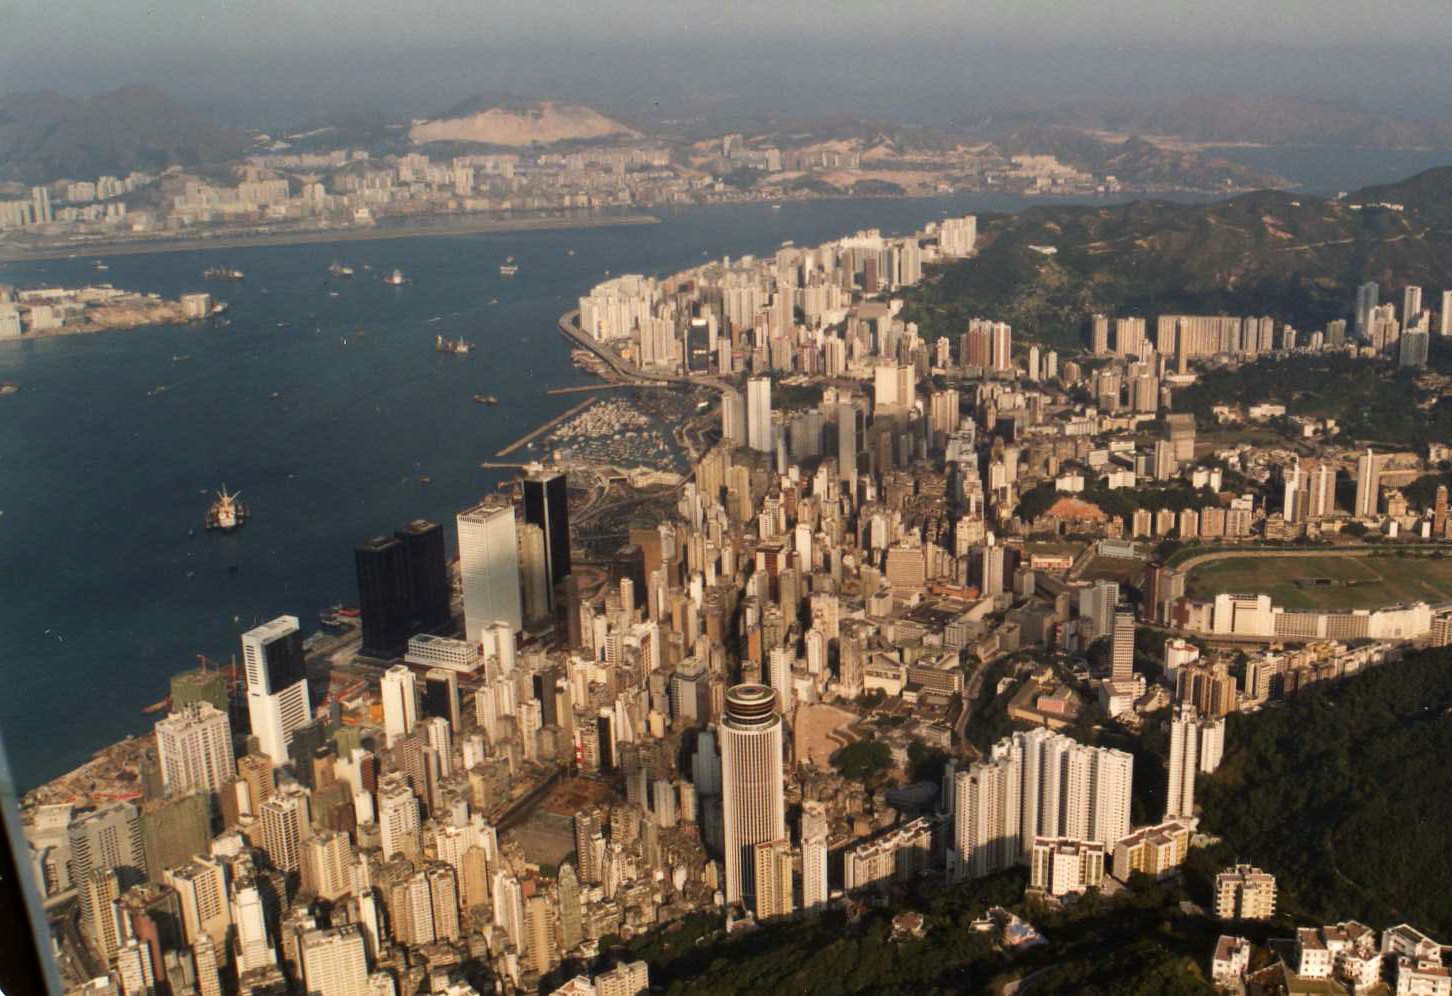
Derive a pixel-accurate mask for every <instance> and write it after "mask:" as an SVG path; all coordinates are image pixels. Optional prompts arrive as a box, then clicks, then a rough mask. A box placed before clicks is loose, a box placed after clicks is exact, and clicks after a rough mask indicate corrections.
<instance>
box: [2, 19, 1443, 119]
mask: <svg viewBox="0 0 1452 996" xmlns="http://www.w3.org/2000/svg"><path fill="white" fill-rule="evenodd" d="M1449 49H1452V17H1449V16H1448V7H1447V0H1435V2H1434V0H1411V2H1402V3H1395V4H1371V3H1368V2H1365V0H1206V2H1190V0H1099V2H1094V3H1083V4H1070V3H1066V2H1065V0H985V2H962V3H947V2H931V0H887V2H872V3H867V2H862V0H839V2H837V3H797V4H793V3H790V2H783V0H742V2H735V3H714V4H713V3H699V2H694V0H618V2H615V3H599V2H595V3H587V2H582V0H564V2H550V0H546V2H543V3H541V2H523V3H520V2H508V3H505V2H464V0H418V2H410V0H285V2H284V0H251V2H231V3H222V2H218V0H147V2H131V0H0V91H12V90H17V89H36V88H40V87H51V88H54V89H59V90H62V91H65V92H70V93H85V92H92V91H95V90H99V89H104V88H106V87H110V86H116V85H120V84H123V83H130V82H141V83H148V84H152V85H156V86H159V87H161V88H163V89H165V90H168V91H169V92H171V93H172V94H173V95H175V96H178V97H180V98H182V99H183V100H187V101H189V102H191V103H193V104H195V105H198V106H202V107H205V108H207V109H209V110H212V111H214V112H217V113H223V114H225V115H228V116H231V117H233V118H234V119H262V118H266V117H267V116H269V115H271V116H277V115H283V116H286V117H290V118H295V119H302V118H305V117H306V116H307V115H308V114H310V113H319V112H322V111H325V110H332V109H336V108H338V107H341V106H345V105H353V106H357V107H360V108H363V107H366V108H377V109H381V110H384V111H385V112H387V113H428V112H430V111H436V110H438V109H440V108H441V107H446V106H448V105H449V104H451V103H453V102H454V101H456V100H458V99H459V98H461V97H465V96H468V95H470V94H473V93H479V92H498V91H509V92H513V93H517V94H520V95H524V96H535V95H548V96H560V97H566V98H571V99H593V100H595V101H596V102H604V103H606V104H609V105H611V106H612V107H613V108H614V109H615V110H616V111H617V112H623V111H625V110H628V109H629V107H631V106H639V105H645V106H650V105H653V104H654V103H655V102H662V104H663V105H664V104H671V103H676V104H680V105H682V106H686V105H691V106H695V105H700V104H701V103H702V102H705V103H707V104H711V103H715V104H729V103H732V102H735V106H736V107H738V109H741V110H744V111H752V112H757V113H760V112H762V111H763V110H771V109H773V108H780V109H783V110H789V111H790V112H793V113H797V112H808V113H811V112H822V111H847V112H856V113H884V114H886V113H891V114H895V115H904V114H907V115H912V114H913V113H914V112H919V113H920V116H921V118H922V119H923V120H925V121H930V120H941V119H942V118H944V117H945V116H951V115H952V114H953V113H954V112H955V110H958V109H971V108H972V107H973V106H976V105H983V104H989V105H991V104H992V103H994V102H997V101H1002V100H1004V99H1008V98H1014V97H1021V96H1027V97H1049V98H1052V97H1059V96H1074V95H1109V96H1139V95H1151V94H1158V93H1161V92H1163V93H1167V94H1170V95H1180V94H1184V93H1213V94H1225V93H1235V94H1242V93H1243V94H1246V95H1255V94H1267V93H1277V94H1278V93H1287V94H1295V95H1302V96H1328V97H1333V98H1337V99H1348V98H1349V99H1357V100H1359V101H1362V102H1364V103H1367V104H1368V105H1369V106H1373V107H1377V106H1380V107H1390V108H1394V109H1399V110H1404V111H1406V112H1409V113H1417V112H1422V111H1426V110H1431V111H1435V112H1437V113H1452V106H1448V105H1452V67H1449V66H1448V60H1446V59H1445V58H1444V57H1442V53H1443V52H1445V51H1447V50H1449Z"/></svg>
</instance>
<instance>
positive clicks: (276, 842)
mask: <svg viewBox="0 0 1452 996" xmlns="http://www.w3.org/2000/svg"><path fill="white" fill-rule="evenodd" d="M311 827H312V807H311V805H310V804H309V800H308V793H307V789H305V788H303V787H302V786H301V785H299V784H297V783H296V782H292V783H289V784H287V785H284V786H283V787H282V788H280V789H278V790H277V791H276V792H275V793H273V796H272V798H271V799H268V800H267V801H266V802H265V803H263V804H262V846H263V849H264V850H266V851H267V856H268V858H269V859H270V860H271V861H272V866H273V867H274V868H277V869H280V870H281V871H298V870H299V869H300V868H301V867H302V843H303V838H305V837H306V836H307V835H308V833H309V831H310V829H311Z"/></svg>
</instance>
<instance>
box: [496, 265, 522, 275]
mask: <svg viewBox="0 0 1452 996" xmlns="http://www.w3.org/2000/svg"><path fill="white" fill-rule="evenodd" d="M518 272H519V267H518V266H516V265H514V264H513V263H501V264H499V275H500V276H501V277H512V276H514V275H515V274H516V273H518Z"/></svg>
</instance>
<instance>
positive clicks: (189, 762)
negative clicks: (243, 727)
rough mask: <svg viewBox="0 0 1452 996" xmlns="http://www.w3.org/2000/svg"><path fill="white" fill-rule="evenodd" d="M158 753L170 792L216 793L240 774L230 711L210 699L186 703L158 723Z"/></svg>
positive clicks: (163, 778)
mask: <svg viewBox="0 0 1452 996" xmlns="http://www.w3.org/2000/svg"><path fill="white" fill-rule="evenodd" d="M156 755H157V761H158V763H159V765H160V767H161V783H162V785H163V786H165V788H166V791H167V792H168V793H184V792H190V791H192V790H194V789H203V790H205V791H207V792H211V793H217V792H220V791H222V786H223V785H225V784H226V783H227V782H228V781H230V780H231V779H232V778H233V777H234V776H235V775H236V774H237V760H236V758H235V757H234V756H233V753H232V730H231V728H230V726H229V725H228V723H227V714H226V713H224V712H220V711H218V710H217V709H216V708H215V707H213V706H212V705H211V704H210V703H207V702H201V703H197V704H196V705H191V706H186V707H185V708H183V709H182V710H180V711H178V712H174V713H172V714H171V715H170V716H168V717H166V718H165V719H163V720H161V721H160V722H159V723H157V724H156Z"/></svg>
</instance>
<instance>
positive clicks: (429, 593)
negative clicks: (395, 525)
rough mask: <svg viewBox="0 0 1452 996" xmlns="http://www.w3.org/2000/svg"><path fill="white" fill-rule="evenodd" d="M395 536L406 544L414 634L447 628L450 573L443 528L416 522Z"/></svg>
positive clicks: (410, 615)
mask: <svg viewBox="0 0 1452 996" xmlns="http://www.w3.org/2000/svg"><path fill="white" fill-rule="evenodd" d="M393 535H394V536H395V537H397V539H398V540H399V541H400V542H401V543H402V544H403V556H404V560H405V562H406V563H407V567H408V584H409V625H410V626H411V627H413V631H414V632H415V633H417V632H420V631H422V630H434V629H437V628H439V627H440V626H445V625H447V624H448V622H449V574H448V566H447V562H446V560H445V557H444V529H443V527H442V526H440V525H439V524H438V523H437V522H430V521H429V520H428V519H414V520H413V521H412V522H410V523H409V524H408V525H406V526H404V527H403V528H402V529H400V530H399V531H398V532H396V533H394V534H393Z"/></svg>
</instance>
